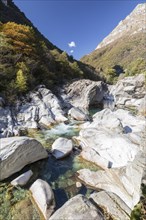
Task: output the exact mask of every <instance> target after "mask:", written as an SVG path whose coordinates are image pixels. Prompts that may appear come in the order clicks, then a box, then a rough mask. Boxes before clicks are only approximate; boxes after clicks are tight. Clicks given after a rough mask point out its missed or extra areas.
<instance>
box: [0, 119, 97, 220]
mask: <svg viewBox="0 0 146 220" xmlns="http://www.w3.org/2000/svg"><path fill="white" fill-rule="evenodd" d="M79 125H80V123H79V122H75V121H72V122H71V123H70V124H68V125H66V124H64V123H60V124H59V125H56V126H54V127H52V128H51V129H48V130H40V131H31V132H30V133H29V136H30V137H34V138H35V139H37V140H38V141H40V142H41V143H42V145H43V146H44V147H45V148H47V149H48V151H49V152H50V149H51V145H52V143H53V142H54V140H56V139H57V138H58V137H67V138H72V137H73V136H76V135H78V133H79V131H80V127H79ZM79 154H80V150H79V149H78V148H76V149H75V150H73V152H72V153H71V155H69V156H68V157H66V158H64V159H62V160H56V159H55V158H54V157H53V156H52V155H51V153H49V157H48V158H47V159H45V160H42V161H38V162H36V163H33V164H31V165H29V166H27V167H25V168H24V169H23V170H21V171H20V172H19V173H17V174H15V175H14V176H12V177H11V178H9V179H8V180H7V181H5V182H3V183H0V220H12V219H13V220H19V219H26V220H42V219H43V218H42V216H40V213H39V211H38V209H37V207H36V205H35V204H34V202H33V200H32V198H31V194H30V192H29V190H28V189H29V187H30V185H31V184H32V183H33V182H34V181H35V180H36V179H38V178H41V179H43V180H45V181H47V182H48V183H49V184H50V186H51V187H52V189H53V191H54V195H55V201H56V209H58V208H59V207H61V206H62V205H63V204H64V203H65V202H66V201H67V200H68V199H70V198H71V197H73V196H75V195H77V194H79V193H81V194H84V195H87V196H88V195H90V193H92V192H93V190H92V189H89V188H86V186H84V185H81V187H80V188H77V186H76V182H78V181H79V180H78V179H77V175H76V172H77V171H78V170H80V169H82V168H89V169H91V170H94V171H97V170H98V169H99V168H98V167H97V166H96V165H94V164H92V163H90V162H87V161H85V160H83V159H82V158H81V157H80V156H79ZM28 169H31V170H32V171H33V173H34V175H33V176H32V178H31V179H30V181H29V183H28V184H27V185H26V186H25V187H24V188H23V187H12V186H11V184H10V181H11V180H12V179H14V178H16V177H17V176H18V175H20V174H21V173H23V172H24V171H27V170H28Z"/></svg>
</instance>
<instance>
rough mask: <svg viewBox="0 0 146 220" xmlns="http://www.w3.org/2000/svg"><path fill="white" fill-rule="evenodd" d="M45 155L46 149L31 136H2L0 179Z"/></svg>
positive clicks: (46, 154) (0, 142)
mask: <svg viewBox="0 0 146 220" xmlns="http://www.w3.org/2000/svg"><path fill="white" fill-rule="evenodd" d="M47 157H48V153H47V151H46V150H45V149H44V148H43V146H42V145H41V144H40V143H39V142H38V141H36V140H35V139H33V138H28V137H10V138H2V139H0V168H1V172H0V180H3V179H5V178H7V177H9V176H11V175H12V174H14V173H16V172H18V171H20V170H21V169H22V168H23V167H24V166H26V165H27V164H30V163H33V162H35V161H38V160H41V159H44V158H47Z"/></svg>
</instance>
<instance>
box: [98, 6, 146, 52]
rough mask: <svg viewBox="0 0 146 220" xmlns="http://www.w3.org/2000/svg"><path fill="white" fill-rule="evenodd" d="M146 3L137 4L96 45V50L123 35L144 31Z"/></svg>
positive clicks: (145, 29)
mask: <svg viewBox="0 0 146 220" xmlns="http://www.w3.org/2000/svg"><path fill="white" fill-rule="evenodd" d="M145 16H146V3H142V4H138V5H137V6H136V7H135V9H134V10H133V11H132V12H131V13H130V14H129V15H128V16H127V17H126V18H125V19H124V20H122V21H120V22H119V24H118V25H117V26H116V28H115V29H114V30H113V31H112V32H111V33H110V34H109V35H108V36H107V37H106V38H104V39H103V41H102V42H101V43H100V44H99V45H98V46H97V47H96V50H97V49H99V48H102V47H105V46H106V45H108V44H110V43H112V42H114V41H115V40H117V39H119V38H121V37H123V36H125V35H133V34H136V33H139V32H146V28H145Z"/></svg>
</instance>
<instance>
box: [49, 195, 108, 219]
mask: <svg viewBox="0 0 146 220" xmlns="http://www.w3.org/2000/svg"><path fill="white" fill-rule="evenodd" d="M59 219H60V220H61V219H63V220H74V219H77V220H85V219H90V220H104V217H103V215H102V214H101V212H100V211H99V210H98V209H97V208H96V207H95V206H94V205H93V204H92V203H91V202H90V201H89V200H88V199H87V198H86V197H85V196H83V195H77V196H75V197H73V198H71V199H70V200H69V201H67V202H66V203H65V204H64V205H63V206H62V207H61V208H60V209H58V210H57V211H56V212H55V213H54V214H53V215H52V216H51V217H50V219H49V220H59Z"/></svg>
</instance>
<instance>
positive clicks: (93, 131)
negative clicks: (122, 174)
mask: <svg viewBox="0 0 146 220" xmlns="http://www.w3.org/2000/svg"><path fill="white" fill-rule="evenodd" d="M74 139H76V141H77V142H78V143H79V144H80V145H81V147H82V152H81V156H82V157H83V158H84V159H86V160H88V161H91V162H93V163H95V164H97V165H98V166H100V167H102V168H107V167H108V168H111V167H112V168H114V167H121V166H125V165H127V163H128V162H129V161H133V160H134V157H135V155H136V154H137V152H138V151H139V148H138V146H137V145H136V144H134V143H133V142H132V141H130V140H129V139H128V137H127V136H125V135H123V134H116V133H115V132H110V131H109V130H107V129H103V128H92V127H91V128H86V129H83V130H81V131H80V134H79V137H76V138H75V137H74Z"/></svg>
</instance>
